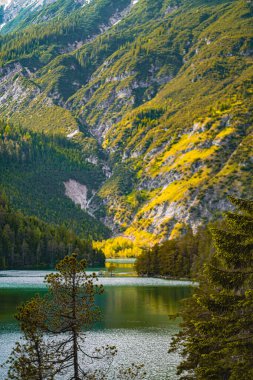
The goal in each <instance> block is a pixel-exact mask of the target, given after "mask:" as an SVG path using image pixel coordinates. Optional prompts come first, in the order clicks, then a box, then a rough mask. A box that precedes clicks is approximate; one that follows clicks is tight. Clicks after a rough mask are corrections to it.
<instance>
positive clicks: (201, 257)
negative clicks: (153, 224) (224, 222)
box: [136, 222, 220, 278]
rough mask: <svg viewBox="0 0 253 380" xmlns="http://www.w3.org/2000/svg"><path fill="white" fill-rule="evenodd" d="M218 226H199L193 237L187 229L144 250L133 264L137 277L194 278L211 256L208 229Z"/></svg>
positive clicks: (211, 246) (211, 248)
mask: <svg viewBox="0 0 253 380" xmlns="http://www.w3.org/2000/svg"><path fill="white" fill-rule="evenodd" d="M219 224H220V223H219V222H217V223H212V224H209V225H208V226H206V227H202V228H200V229H199V230H198V232H197V233H196V234H193V232H192V230H191V229H190V228H189V229H188V231H187V232H186V233H185V234H183V235H182V236H180V237H178V238H177V239H172V240H168V241H165V242H164V243H162V244H161V245H156V246H155V247H153V248H152V249H150V250H146V251H144V252H143V253H142V254H141V255H140V256H138V258H137V261H136V270H137V273H138V274H139V275H141V276H144V275H145V276H165V277H171V278H196V277H198V275H199V274H200V273H202V270H203V266H204V264H205V263H207V262H208V261H209V259H210V257H211V256H212V254H213V250H214V248H213V244H212V237H211V232H210V228H211V226H214V225H219Z"/></svg>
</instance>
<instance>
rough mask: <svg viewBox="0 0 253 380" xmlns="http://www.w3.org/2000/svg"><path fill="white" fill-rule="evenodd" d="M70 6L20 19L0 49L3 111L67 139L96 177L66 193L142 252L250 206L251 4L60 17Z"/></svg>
mask: <svg viewBox="0 0 253 380" xmlns="http://www.w3.org/2000/svg"><path fill="white" fill-rule="evenodd" d="M81 3H82V4H81ZM68 4H69V2H68V1H67V0H66V1H63V0H62V1H59V0H58V1H56V2H55V3H53V4H49V5H47V6H45V7H44V8H43V9H40V10H39V11H36V12H37V13H36V16H35V14H34V11H31V13H30V16H29V17H30V19H29V20H31V22H27V23H26V24H24V23H23V20H21V21H17V20H16V21H17V23H16V26H15V30H16V32H15V33H14V34H6V35H2V38H1V49H0V62H1V65H2V67H1V78H0V111H1V113H2V115H3V116H4V117H5V118H6V117H8V118H11V120H12V121H13V122H14V123H19V124H20V125H21V126H22V127H23V128H27V129H29V130H33V131H34V132H36V133H41V132H44V133H47V134H49V135H52V134H53V135H56V134H57V135H60V136H62V138H63V139H64V138H65V139H68V140H71V142H72V143H73V144H75V148H74V149H77V150H79V149H81V152H82V159H83V160H84V161H85V160H86V162H87V161H89V163H90V164H91V165H93V166H92V167H93V168H94V173H100V174H99V175H100V176H101V182H100V183H99V184H96V186H92V184H90V183H89V184H87V182H86V181H87V180H86V179H84V178H83V177H82V176H81V175H80V178H79V179H78V178H77V177H75V178H71V177H69V181H64V182H67V183H68V185H67V188H66V189H65V190H66V194H67V195H68V196H70V195H71V198H72V199H75V200H76V199H77V198H78V199H79V201H78V202H79V204H81V205H83V204H85V205H86V206H85V207H86V211H88V212H90V211H89V208H90V210H93V209H96V210H101V209H102V208H104V209H105V213H104V214H103V213H100V214H99V215H98V214H97V215H95V217H96V218H97V219H98V218H100V221H102V222H103V223H104V224H106V225H107V226H108V227H110V229H111V230H112V231H113V232H114V234H116V235H120V239H121V240H122V241H124V242H123V244H127V243H126V242H127V241H128V242H130V243H131V244H132V242H133V241H134V242H136V243H137V245H139V246H142V245H145V244H148V245H149V244H153V243H154V242H156V241H161V240H162V239H166V238H169V237H173V236H175V235H177V234H178V233H179V232H180V231H181V230H182V229H184V228H185V225H191V226H192V227H193V229H195V230H196V229H197V227H198V226H199V225H201V224H205V223H206V222H207V221H209V220H211V219H213V218H216V217H218V216H219V215H220V214H221V212H222V211H224V210H225V209H227V208H228V207H229V205H228V201H227V199H226V195H227V194H233V195H236V196H242V197H250V196H251V194H252V151H253V149H252V146H253V141H252V104H253V103H252V94H253V86H252V75H253V64H252V53H253V26H252V25H253V23H252V21H253V2H252V1H246V0H233V1H227V0H210V1H208V2H206V1H202V0H191V1H189V0H156V1H155V2H154V1H152V0H139V1H137V0H135V1H130V0H124V1H123V0H115V1H112V0H93V1H92V2H89V4H85V6H82V5H84V4H83V2H78V5H76V6H75V7H74V8H73V9H71V11H69V12H68V14H67V16H66V17H64V18H62V16H61V15H62V14H63V13H61V12H64V9H68V8H67V6H68ZM56 5H57V7H56ZM72 5H73V2H72ZM52 7H55V8H54V11H52V12H51V11H50V10H52V9H53V8H52ZM56 8H57V9H56ZM41 12H42V13H41ZM43 12H44V13H43ZM47 12H49V13H47ZM50 12H51V13H50ZM54 12H55V13H54ZM59 12H60V13H59ZM42 14H43V15H44V14H48V15H49V14H50V17H45V18H43V17H44V16H42ZM41 17H42V18H41ZM27 20H28V18H27ZM42 21H43V22H42ZM34 22H35V23H36V25H34ZM24 25H28V26H27V27H25V28H24ZM91 170H93V169H91ZM73 179H74V180H75V181H76V182H78V183H76V182H71V180H73ZM92 181H93V179H91V182H92ZM8 183H9V181H8V180H7V181H6V186H7V185H8ZM12 186H13V188H14V187H15V186H17V187H19V185H18V183H16V185H14V182H13V185H12ZM82 186H85V187H82ZM87 186H88V187H89V186H90V188H92V187H93V188H94V189H95V193H96V196H95V197H94V198H92V199H91V201H90V202H88V205H87V201H86V200H85V196H84V195H83V194H86V190H85V189H86V187H87ZM95 193H94V194H95ZM73 194H75V195H74V196H73ZM80 197H81V200H80ZM83 197H84V198H83ZM66 201H67V199H66ZM13 202H14V204H15V203H16V200H15V199H14V198H13ZM19 207H22V206H20V204H19ZM23 208H24V209H26V207H25V206H23ZM33 212H34V213H35V214H36V210H33Z"/></svg>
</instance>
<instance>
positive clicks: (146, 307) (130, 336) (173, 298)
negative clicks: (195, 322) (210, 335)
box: [0, 271, 191, 380]
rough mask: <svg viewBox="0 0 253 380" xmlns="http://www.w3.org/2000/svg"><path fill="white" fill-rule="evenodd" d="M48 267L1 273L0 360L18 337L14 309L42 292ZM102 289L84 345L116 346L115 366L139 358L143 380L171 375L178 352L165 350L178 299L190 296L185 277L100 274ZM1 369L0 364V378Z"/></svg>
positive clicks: (0, 379) (167, 378)
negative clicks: (98, 315) (93, 324)
mask: <svg viewBox="0 0 253 380" xmlns="http://www.w3.org/2000/svg"><path fill="white" fill-rule="evenodd" d="M48 273H50V272H49V271H2V272H0V302H1V309H0V363H1V362H3V361H4V360H6V359H7V357H8V355H9V354H10V352H11V349H12V347H13V345H14V343H15V342H16V341H17V340H18V338H19V331H18V326H17V325H16V323H15V320H14V319H13V314H14V313H15V308H16V306H17V304H19V303H20V302H24V301H25V300H27V299H29V298H30V297H32V296H33V295H34V293H38V292H39V293H44V292H45V291H46V288H45V284H44V276H45V275H46V274H48ZM99 281H100V282H101V283H102V284H103V285H105V294H104V295H103V296H101V297H99V300H98V305H99V306H100V308H101V310H102V314H103V320H102V321H101V323H100V324H99V325H98V326H97V327H96V329H95V330H93V331H90V332H89V333H88V334H87V340H86V341H87V345H88V347H89V348H90V349H91V348H92V347H100V346H103V345H106V344H110V345H116V346H117V348H118V355H117V357H116V358H115V361H114V365H115V366H116V367H117V366H118V365H120V364H124V365H125V366H129V365H131V363H132V362H137V363H144V364H145V367H146V370H147V372H148V378H147V379H148V380H175V379H177V377H176V366H177V364H178V362H179V357H178V355H176V354H168V347H169V343H170V340H171V338H172V336H173V335H174V334H175V333H176V332H177V331H178V324H179V321H178V320H172V321H171V320H170V319H169V317H168V315H169V314H173V313H176V312H177V311H178V306H179V303H180V300H181V299H182V298H185V297H187V296H189V294H190V292H191V290H190V288H191V287H190V286H189V285H191V283H190V282H186V281H167V280H163V279H154V278H129V277H122V278H121V277H113V278H100V279H99ZM3 379H5V373H4V371H3V370H1V369H0V380H3Z"/></svg>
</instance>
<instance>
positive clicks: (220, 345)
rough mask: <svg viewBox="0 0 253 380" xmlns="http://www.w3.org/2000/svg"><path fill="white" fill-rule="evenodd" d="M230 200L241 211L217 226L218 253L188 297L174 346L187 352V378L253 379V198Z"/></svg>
mask: <svg viewBox="0 0 253 380" xmlns="http://www.w3.org/2000/svg"><path fill="white" fill-rule="evenodd" d="M230 200H231V202H232V203H233V204H234V206H236V208H237V209H238V211H237V212H227V213H226V218H225V220H224V228H222V229H213V230H212V236H213V241H214V245H215V253H214V256H213V258H212V260H211V262H210V264H208V265H206V268H205V271H204V275H203V277H202V278H201V280H200V284H199V287H198V288H197V289H196V290H195V291H194V295H193V297H192V298H190V299H189V300H187V301H186V302H185V306H184V308H183V312H182V315H183V320H184V322H183V323H182V330H181V332H180V333H179V334H178V335H177V336H176V337H174V339H173V342H172V345H171V349H170V351H175V350H178V351H179V352H180V353H181V354H182V355H183V357H184V360H183V361H182V362H181V364H180V365H179V367H178V374H179V375H181V377H180V378H181V379H184V380H190V379H197V380H208V379H210V380H211V379H212V380H228V379H229V380H235V379H238V377H239V378H240V380H249V379H252V378H253V202H252V201H246V200H241V199H234V198H230Z"/></svg>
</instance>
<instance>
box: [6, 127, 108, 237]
mask: <svg viewBox="0 0 253 380" xmlns="http://www.w3.org/2000/svg"><path fill="white" fill-rule="evenodd" d="M69 179H73V180H77V181H79V182H82V183H84V184H85V185H86V186H87V187H88V189H89V193H88V195H89V196H90V197H91V190H90V189H96V188H98V186H99V184H100V183H101V181H103V179H104V176H103V173H102V171H101V170H100V168H99V167H97V166H95V165H92V164H90V163H89V162H87V161H86V156H85V152H84V151H83V147H82V145H81V144H79V143H78V142H73V141H70V140H67V139H66V138H63V137H61V136H57V135H46V134H44V133H35V132H32V131H28V130H26V129H25V128H21V127H19V126H14V125H12V124H8V123H6V122H5V121H1V122H0V180H1V186H2V188H3V189H5V191H6V194H7V195H8V198H9V200H10V202H11V204H15V207H16V208H17V209H20V210H22V211H23V212H25V213H26V214H28V215H35V216H37V217H39V218H41V219H42V220H44V221H46V222H49V223H55V224H64V225H65V226H66V227H69V226H71V228H72V229H73V230H75V231H76V232H78V233H79V234H80V235H81V236H83V237H84V238H90V239H91V238H97V239H98V238H101V237H106V236H109V234H110V231H109V229H107V228H106V227H105V226H104V225H103V224H102V223H100V222H99V221H98V219H95V217H92V216H91V215H89V214H88V213H86V212H85V210H81V209H80V208H79V207H77V206H75V205H74V203H73V202H72V201H71V200H70V199H68V198H67V197H66V196H65V188H64V182H65V181H68V180H69ZM101 215H103V207H102V206H101V207H100V209H99V211H97V213H96V215H95V216H97V217H98V218H99V217H100V216H101Z"/></svg>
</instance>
